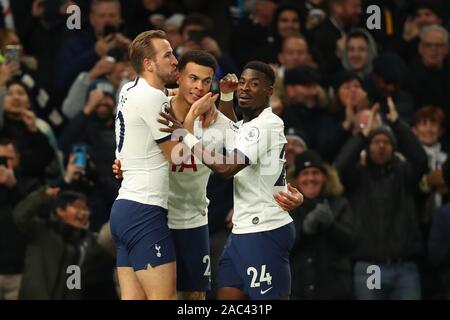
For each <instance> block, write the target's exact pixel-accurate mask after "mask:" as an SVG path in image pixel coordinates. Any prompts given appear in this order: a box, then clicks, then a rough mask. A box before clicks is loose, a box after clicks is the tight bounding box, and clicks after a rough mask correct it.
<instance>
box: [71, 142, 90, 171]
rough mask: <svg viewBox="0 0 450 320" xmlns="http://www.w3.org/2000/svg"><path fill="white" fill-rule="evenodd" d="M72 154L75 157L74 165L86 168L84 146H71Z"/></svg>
mask: <svg viewBox="0 0 450 320" xmlns="http://www.w3.org/2000/svg"><path fill="white" fill-rule="evenodd" d="M73 153H74V155H75V161H74V164H75V165H77V166H79V167H82V168H86V162H87V156H86V146H85V145H81V144H76V145H74V146H73Z"/></svg>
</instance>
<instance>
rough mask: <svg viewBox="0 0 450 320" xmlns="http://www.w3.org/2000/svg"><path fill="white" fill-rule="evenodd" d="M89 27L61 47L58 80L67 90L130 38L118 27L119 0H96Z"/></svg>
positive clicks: (90, 14)
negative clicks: (78, 78) (83, 73)
mask: <svg viewBox="0 0 450 320" xmlns="http://www.w3.org/2000/svg"><path fill="white" fill-rule="evenodd" d="M89 23H90V27H89V28H86V29H84V30H81V31H80V32H77V33H76V34H75V35H74V36H73V37H72V38H69V39H68V40H67V41H66V42H65V43H64V44H63V45H62V47H61V50H60V52H59V56H58V59H57V62H56V63H57V65H58V68H57V70H56V75H55V77H56V83H57V85H58V88H59V89H60V90H62V91H63V92H66V91H67V90H68V89H69V88H70V85H71V84H72V82H73V81H74V80H75V78H76V77H77V75H78V74H79V73H80V72H82V71H87V70H89V69H91V68H92V67H93V66H94V65H95V63H96V62H97V61H98V60H99V59H101V58H102V57H105V56H107V55H108V52H109V51H110V50H112V49H115V48H122V49H125V48H126V47H127V46H128V44H130V42H131V41H130V40H129V39H128V38H127V37H125V36H124V35H123V34H122V33H120V32H118V31H119V26H120V25H121V23H122V18H121V14H120V2H119V1H118V0H93V1H92V4H91V8H90V13H89Z"/></svg>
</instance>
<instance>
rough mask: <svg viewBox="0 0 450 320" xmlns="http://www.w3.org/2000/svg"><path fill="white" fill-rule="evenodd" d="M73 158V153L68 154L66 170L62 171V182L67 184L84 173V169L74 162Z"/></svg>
mask: <svg viewBox="0 0 450 320" xmlns="http://www.w3.org/2000/svg"><path fill="white" fill-rule="evenodd" d="M75 158H76V156H75V155H74V154H71V155H70V157H69V162H68V163H67V167H66V171H65V172H64V182H65V183H67V184H71V183H72V182H73V181H76V180H77V179H78V178H79V177H80V176H81V175H83V174H85V169H84V168H83V167H80V166H78V165H77V164H76V163H75Z"/></svg>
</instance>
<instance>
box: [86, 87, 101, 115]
mask: <svg viewBox="0 0 450 320" xmlns="http://www.w3.org/2000/svg"><path fill="white" fill-rule="evenodd" d="M103 97H104V93H103V91H102V90H101V89H95V90H92V91H91V92H90V93H89V98H88V101H87V103H86V106H85V107H84V109H83V112H84V114H85V115H87V116H90V115H91V114H92V112H94V110H95V108H96V107H97V105H98V104H99V103H100V101H102V99H103Z"/></svg>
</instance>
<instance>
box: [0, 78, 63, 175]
mask: <svg viewBox="0 0 450 320" xmlns="http://www.w3.org/2000/svg"><path fill="white" fill-rule="evenodd" d="M3 105H4V124H3V128H2V129H1V130H0V136H3V137H7V138H10V139H12V140H14V141H16V143H17V145H18V148H19V152H20V154H21V162H20V168H21V170H22V174H23V175H24V176H26V177H34V178H38V179H40V180H41V181H43V180H44V178H45V173H46V172H45V171H46V168H47V167H48V166H49V165H50V164H51V162H52V160H53V159H54V157H55V151H54V150H53V149H52V147H51V145H50V138H47V136H46V135H45V134H44V133H42V131H44V129H45V128H47V129H48V130H51V129H50V127H49V126H48V125H45V122H44V121H43V120H40V119H38V118H37V117H36V115H35V113H34V112H33V111H32V110H31V108H30V95H29V93H28V90H27V88H26V87H25V85H24V84H23V83H21V82H19V81H10V82H8V83H7V84H6V95H5V97H4V99H3ZM47 132H49V134H51V135H52V132H51V131H47Z"/></svg>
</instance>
